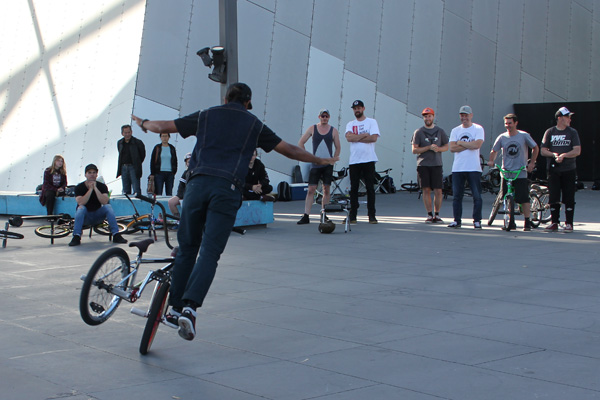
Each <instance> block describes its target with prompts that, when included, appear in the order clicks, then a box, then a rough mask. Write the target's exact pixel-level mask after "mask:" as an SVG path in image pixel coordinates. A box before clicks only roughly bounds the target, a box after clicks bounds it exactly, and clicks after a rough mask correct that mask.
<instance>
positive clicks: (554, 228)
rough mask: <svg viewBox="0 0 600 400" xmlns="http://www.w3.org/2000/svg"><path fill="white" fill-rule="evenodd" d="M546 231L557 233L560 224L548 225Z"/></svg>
mask: <svg viewBox="0 0 600 400" xmlns="http://www.w3.org/2000/svg"><path fill="white" fill-rule="evenodd" d="M544 230H545V231H546V232H556V231H558V224H557V223H554V222H553V223H551V224H550V225H548V226H547V227H546V229H544Z"/></svg>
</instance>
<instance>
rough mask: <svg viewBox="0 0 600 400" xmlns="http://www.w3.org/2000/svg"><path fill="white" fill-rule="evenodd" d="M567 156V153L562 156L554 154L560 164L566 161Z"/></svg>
mask: <svg viewBox="0 0 600 400" xmlns="http://www.w3.org/2000/svg"><path fill="white" fill-rule="evenodd" d="M565 154H566V153H562V154H558V153H554V159H555V160H556V162H557V163H559V164H560V163H561V162H563V160H564V159H565Z"/></svg>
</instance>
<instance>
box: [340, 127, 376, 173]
mask: <svg viewBox="0 0 600 400" xmlns="http://www.w3.org/2000/svg"><path fill="white" fill-rule="evenodd" d="M346 132H352V133H351V134H355V135H360V134H361V133H368V134H369V135H381V134H380V133H379V125H377V121H375V120H374V119H373V118H365V119H364V120H362V121H358V120H356V119H355V120H354V121H350V122H348V124H347V125H346ZM371 161H375V162H377V161H378V159H377V154H375V143H361V142H350V161H349V164H350V165H352V164H361V163H367V162H371Z"/></svg>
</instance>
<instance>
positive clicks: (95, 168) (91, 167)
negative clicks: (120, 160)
mask: <svg viewBox="0 0 600 400" xmlns="http://www.w3.org/2000/svg"><path fill="white" fill-rule="evenodd" d="M90 169H93V170H95V171H96V172H98V167H96V165H95V164H88V165H86V166H85V172H88V171H89V170H90Z"/></svg>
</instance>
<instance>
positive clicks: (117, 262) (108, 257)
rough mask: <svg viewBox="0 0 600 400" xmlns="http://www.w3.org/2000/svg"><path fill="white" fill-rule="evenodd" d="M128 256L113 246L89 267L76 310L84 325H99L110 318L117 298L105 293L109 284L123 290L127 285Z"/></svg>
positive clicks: (110, 287) (110, 286) (119, 301)
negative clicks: (77, 309)
mask: <svg viewBox="0 0 600 400" xmlns="http://www.w3.org/2000/svg"><path fill="white" fill-rule="evenodd" d="M129 269H130V264H129V256H128V255H127V253H126V252H125V250H123V249H121V248H119V247H115V248H112V249H108V250H106V251H105V252H104V253H102V254H101V255H100V257H98V259H97V260H96V261H95V262H94V264H93V265H92V267H91V268H90V270H89V272H88V274H87V275H86V277H85V280H84V281H83V286H82V287H81V296H80V298H79V313H80V314H81V319H83V321H84V322H85V323H86V324H88V325H100V324H101V323H103V322H104V321H106V320H107V319H109V318H110V316H111V315H112V314H113V313H114V312H115V311H116V309H117V307H119V304H120V303H121V298H120V297H119V296H117V295H114V294H112V293H110V292H109V290H111V289H112V288H113V287H118V288H119V289H122V290H126V289H127V287H128V285H129V278H125V277H126V276H127V275H129Z"/></svg>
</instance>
